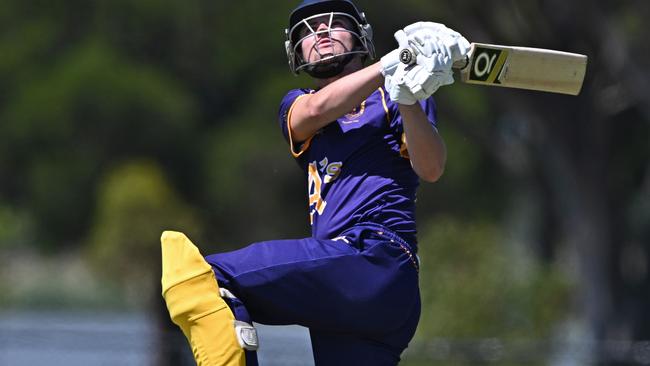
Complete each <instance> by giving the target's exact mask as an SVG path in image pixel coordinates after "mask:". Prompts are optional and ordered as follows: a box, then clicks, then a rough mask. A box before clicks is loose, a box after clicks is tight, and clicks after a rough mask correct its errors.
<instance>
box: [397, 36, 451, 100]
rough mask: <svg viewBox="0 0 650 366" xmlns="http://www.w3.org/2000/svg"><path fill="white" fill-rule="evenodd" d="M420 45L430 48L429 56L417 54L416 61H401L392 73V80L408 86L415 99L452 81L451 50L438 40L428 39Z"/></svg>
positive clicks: (431, 92) (429, 94)
mask: <svg viewBox="0 0 650 366" xmlns="http://www.w3.org/2000/svg"><path fill="white" fill-rule="evenodd" d="M420 46H421V47H423V48H424V47H426V48H427V49H428V50H429V49H430V54H431V56H429V57H425V54H424V53H422V54H419V55H418V56H417V63H415V64H405V63H401V64H400V65H399V66H397V69H396V71H395V73H394V75H393V82H394V83H396V84H398V85H400V86H404V87H406V88H408V90H409V91H410V92H411V94H413V96H414V97H415V98H416V99H419V100H422V99H426V98H428V97H429V96H431V94H433V93H435V92H436V91H437V90H438V88H440V87H441V86H443V85H449V84H452V83H453V82H454V77H453V72H452V70H451V67H452V65H453V59H452V52H451V50H450V49H449V47H447V46H446V45H445V44H444V43H442V42H440V41H429V42H427V44H426V45H422V44H420Z"/></svg>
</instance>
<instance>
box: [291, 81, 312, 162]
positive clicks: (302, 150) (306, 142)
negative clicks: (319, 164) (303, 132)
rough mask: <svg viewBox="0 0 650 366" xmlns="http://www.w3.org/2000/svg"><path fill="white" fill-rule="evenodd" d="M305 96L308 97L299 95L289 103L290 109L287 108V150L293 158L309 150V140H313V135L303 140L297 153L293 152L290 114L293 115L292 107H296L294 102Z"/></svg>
mask: <svg viewBox="0 0 650 366" xmlns="http://www.w3.org/2000/svg"><path fill="white" fill-rule="evenodd" d="M310 94H311V93H310ZM306 95H308V94H302V95H299V96H298V97H297V98H296V99H295V100H294V101H293V103H291V107H289V112H288V113H287V134H288V135H289V150H290V151H291V155H293V157H294V158H297V157H299V156H300V155H302V153H304V152H305V151H307V149H309V145H310V144H311V140H312V139H313V138H314V136H313V135H312V136H310V137H309V138H308V139H307V140H305V142H303V143H302V145H300V151H298V152H295V151H294V144H293V137H292V136H291V135H292V133H291V113H293V107H295V106H296V102H297V101H298V100H299V99H300V98H302V97H304V96H306Z"/></svg>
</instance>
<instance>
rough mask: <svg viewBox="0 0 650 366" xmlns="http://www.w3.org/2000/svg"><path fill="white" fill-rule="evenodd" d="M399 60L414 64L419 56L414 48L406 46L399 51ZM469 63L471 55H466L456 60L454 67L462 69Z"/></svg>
mask: <svg viewBox="0 0 650 366" xmlns="http://www.w3.org/2000/svg"><path fill="white" fill-rule="evenodd" d="M399 60H400V61H401V62H402V63H404V64H407V65H413V64H415V63H416V62H417V56H416V53H415V51H414V50H413V49H412V48H410V47H405V48H402V50H401V51H399ZM467 65H469V57H467V56H465V57H463V58H462V59H461V60H458V61H455V62H454V64H453V66H452V67H453V68H454V69H456V70H462V69H464V68H466V67H467Z"/></svg>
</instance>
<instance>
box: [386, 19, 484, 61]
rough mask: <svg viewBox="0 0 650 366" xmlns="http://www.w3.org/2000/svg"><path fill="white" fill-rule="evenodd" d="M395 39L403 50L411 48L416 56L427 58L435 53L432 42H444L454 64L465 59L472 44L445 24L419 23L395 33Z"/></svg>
mask: <svg viewBox="0 0 650 366" xmlns="http://www.w3.org/2000/svg"><path fill="white" fill-rule="evenodd" d="M395 39H396V40H397V42H398V43H399V46H400V48H401V49H404V48H410V49H411V51H413V52H415V53H416V55H419V54H423V55H424V56H426V57H429V56H431V54H432V52H435V49H434V47H432V45H431V44H430V42H436V41H437V42H442V43H443V44H444V45H445V46H446V47H448V48H449V49H450V50H451V56H452V60H453V61H454V62H456V61H460V60H463V59H465V57H466V56H467V54H468V53H469V51H470V47H471V46H470V43H469V41H467V39H466V38H465V37H463V36H462V35H461V34H460V33H458V32H456V31H455V30H453V29H450V28H447V26H445V25H444V24H440V23H434V22H417V23H413V24H410V25H408V26H406V27H405V28H404V29H403V30H399V31H397V32H395Z"/></svg>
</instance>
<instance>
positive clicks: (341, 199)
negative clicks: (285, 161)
mask: <svg viewBox="0 0 650 366" xmlns="http://www.w3.org/2000/svg"><path fill="white" fill-rule="evenodd" d="M309 93H313V90H310V89H294V90H291V91H289V92H288V93H287V95H286V96H285V97H284V98H283V99H282V102H281V104H280V111H279V117H280V118H279V120H280V126H281V128H282V132H283V134H284V137H285V138H286V139H287V141H288V142H289V143H290V145H291V153H292V155H293V156H294V157H295V158H296V160H297V162H298V164H299V165H300V167H301V168H302V169H303V170H304V171H305V173H306V174H307V180H308V194H309V215H310V222H311V225H312V236H313V237H314V238H317V239H333V238H336V237H337V236H339V235H340V234H341V233H342V232H344V231H345V230H347V229H349V228H351V227H353V226H354V225H356V224H360V223H368V222H371V223H376V224H380V225H382V226H384V227H386V228H388V229H390V230H392V231H394V232H395V233H397V234H398V235H399V236H400V237H402V238H403V239H404V240H405V241H406V242H407V243H409V244H410V245H411V246H412V247H413V249H416V245H417V239H416V225H415V196H416V190H417V187H418V184H419V178H418V176H417V174H416V173H415V172H414V171H413V169H412V167H411V164H410V161H409V159H408V152H407V150H406V147H405V145H404V129H403V126H402V117H401V115H400V114H399V111H398V106H397V104H396V103H394V102H393V101H391V100H390V98H389V97H388V95H387V93H386V91H385V90H384V89H383V88H379V89H377V90H376V91H375V92H374V93H372V94H371V95H370V96H369V97H368V98H367V99H366V100H365V101H364V102H362V103H361V105H360V106H358V107H356V108H354V109H353V110H352V111H350V112H349V113H347V114H346V115H344V116H342V117H340V118H338V119H337V120H336V121H333V122H332V123H330V124H328V125H327V126H325V127H324V128H322V129H321V130H320V131H318V132H317V133H316V134H315V135H314V136H312V137H311V138H309V139H308V140H307V141H304V142H302V143H299V144H296V143H293V141H292V138H291V135H290V131H289V119H290V118H291V108H292V106H293V104H294V102H295V101H296V100H297V99H298V98H300V97H301V96H303V95H305V94H309ZM420 103H421V105H422V108H423V110H424V111H425V113H426V115H427V116H428V119H429V121H430V122H431V124H432V125H433V126H434V127H435V126H436V107H435V104H434V101H433V98H428V99H426V100H424V101H421V102H420Z"/></svg>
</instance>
